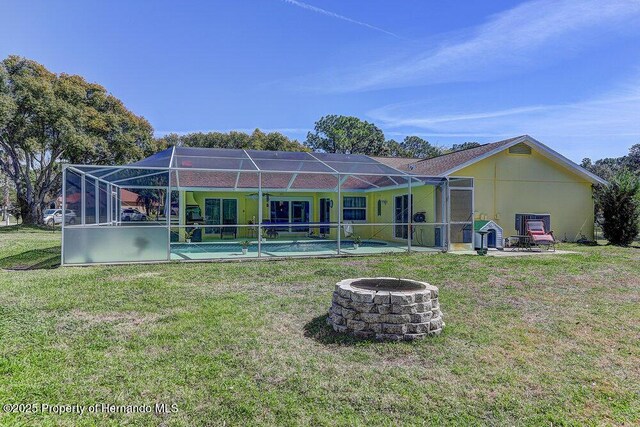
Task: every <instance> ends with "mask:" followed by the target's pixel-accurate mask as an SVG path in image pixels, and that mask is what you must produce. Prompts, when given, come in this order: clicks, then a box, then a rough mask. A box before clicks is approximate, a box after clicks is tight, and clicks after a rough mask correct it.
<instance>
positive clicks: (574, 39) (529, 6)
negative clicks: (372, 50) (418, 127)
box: [285, 0, 640, 92]
mask: <svg viewBox="0 0 640 427" xmlns="http://www.w3.org/2000/svg"><path fill="white" fill-rule="evenodd" d="M285 1H287V0H285ZM288 1H290V2H291V1H292V0H288ZM639 18H640V1H637V0H608V1H606V2H603V1H600V0H562V1H558V0H535V1H530V2H527V3H523V4H521V5H519V6H516V7H514V8H512V9H509V10H507V11H505V12H502V13H499V14H497V15H494V16H492V17H490V18H489V19H488V21H487V22H485V23H484V24H481V25H479V26H477V27H474V28H470V29H467V30H466V31H465V33H464V34H457V35H454V36H447V38H446V39H445V41H444V42H440V43H439V44H437V45H434V42H433V41H426V42H424V44H423V45H422V46H421V47H420V48H419V49H413V50H412V52H410V53H409V54H403V55H402V56H395V57H393V58H390V59H388V60H384V61H382V62H379V63H376V64H368V65H362V64H359V65H358V67H357V68H355V69H353V70H345V72H344V73H340V75H342V76H343V77H342V78H340V79H337V78H336V73H335V72H332V73H331V76H327V78H326V81H321V82H319V83H317V86H319V87H323V90H327V89H329V90H331V89H333V90H334V91H338V92H350V91H362V90H370V89H381V88H392V87H406V86H415V85H427V84H435V83H444V82H453V81H479V80H484V79H487V78H493V77H497V76H500V75H504V74H505V73H509V72H513V71H514V70H519V69H522V68H528V67H536V66H540V65H541V64H543V63H548V62H550V61H553V60H556V59H559V58H562V57H563V56H565V55H566V54H567V53H568V52H571V51H574V50H577V49H580V48H581V47H583V46H588V45H589V44H590V43H592V42H594V41H597V39H598V38H599V37H602V36H603V35H605V36H606V34H607V33H610V32H615V31H633V28H636V30H637V29H638V28H637V25H631V26H625V25H622V24H625V23H637V20H638V19H639ZM598 28H604V29H606V31H605V32H596V31H594V30H596V29H598ZM320 80H324V78H320Z"/></svg>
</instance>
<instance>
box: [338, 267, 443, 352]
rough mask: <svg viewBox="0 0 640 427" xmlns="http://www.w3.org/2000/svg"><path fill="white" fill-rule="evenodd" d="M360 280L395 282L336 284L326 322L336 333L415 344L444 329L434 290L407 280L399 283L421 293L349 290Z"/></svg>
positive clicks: (421, 283)
mask: <svg viewBox="0 0 640 427" xmlns="http://www.w3.org/2000/svg"><path fill="white" fill-rule="evenodd" d="M362 280H396V281H397V280H398V279H393V278H386V277H378V278H374V279H347V280H343V281H341V282H339V283H337V284H336V287H335V290H334V292H333V303H332V304H331V308H330V309H329V316H328V318H327V322H328V323H329V325H331V326H332V327H333V329H334V330H335V331H336V332H341V333H349V334H351V335H353V336H355V337H357V338H368V339H372V338H375V339H378V340H393V341H400V340H415V339H420V338H424V337H425V336H427V335H429V336H432V335H439V334H440V333H441V332H442V329H443V328H444V326H445V325H444V321H443V320H442V312H441V311H440V304H439V302H438V288H437V287H435V286H431V285H429V284H428V283H424V282H417V281H415V280H407V279H401V280H402V281H405V282H410V283H411V284H413V285H419V288H420V290H415V291H387V290H379V291H373V290H367V289H361V288H358V287H354V286H352V284H353V283H357V282H358V281H362Z"/></svg>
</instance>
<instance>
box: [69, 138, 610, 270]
mask: <svg viewBox="0 0 640 427" xmlns="http://www.w3.org/2000/svg"><path fill="white" fill-rule="evenodd" d="M63 173H64V179H63V197H68V198H69V200H67V203H63V205H65V206H66V207H67V208H69V205H70V204H74V209H75V210H76V211H77V212H76V213H77V215H78V218H79V220H78V221H76V224H74V225H65V226H64V227H63V243H62V252H63V254H62V263H63V264H91V263H99V262H106V263H110V262H136V261H168V260H203V259H221V258H222V259H243V258H250V257H279V256H332V255H356V254H372V253H383V252H406V251H412V252H413V251H423V252H429V251H446V250H472V249H473V248H474V240H475V237H474V235H475V233H474V220H492V221H494V222H495V223H496V224H499V225H500V226H501V227H502V228H503V229H504V230H505V234H507V235H509V234H517V233H516V231H515V223H514V221H515V218H516V217H518V215H520V218H521V217H522V216H521V215H522V214H524V213H526V214H530V213H533V214H540V215H543V216H544V215H546V216H545V217H544V218H545V220H546V221H549V220H550V221H551V222H550V225H551V226H552V227H553V229H554V231H555V232H556V235H557V236H560V237H561V238H565V237H566V239H567V240H575V239H577V238H579V237H580V236H581V235H585V236H587V237H589V238H591V237H592V236H593V200H592V191H591V186H592V185H593V184H595V183H598V182H603V181H602V180H601V179H600V178H598V177H596V176H595V175H593V174H591V173H589V172H588V171H586V170H584V169H583V168H581V167H580V166H578V165H576V164H575V163H573V162H571V161H570V160H568V159H566V158H564V157H563V156H561V155H560V154H558V153H556V152H555V151H553V150H551V149H550V148H548V147H546V146H544V145H543V144H541V143H540V142H538V141H536V140H534V139H533V138H531V137H529V136H521V137H517V138H511V139H508V140H505V141H499V142H496V143H493V144H485V145H483V146H480V147H477V148H472V149H468V150H463V151H459V152H455V153H451V154H447V155H444V156H440V157H436V158H433V159H426V160H421V159H400V158H385V157H370V156H365V155H354V154H331V153H306V152H275V151H259V150H240V149H210V148H191V147H171V148H169V149H167V150H164V151H161V152H159V153H156V154H154V155H153V156H150V157H148V158H146V159H144V160H141V161H139V162H136V163H133V164H130V165H120V166H93V165H64V168H63ZM141 191H145V192H149V191H157V192H158V193H157V194H158V195H159V196H160V197H163V198H165V203H164V204H163V205H164V206H177V209H175V210H174V209H172V210H171V212H170V213H169V214H168V215H165V216H164V217H162V218H161V219H160V221H153V222H152V221H147V222H144V223H131V222H127V221H121V218H120V212H121V208H122V206H123V205H124V204H125V203H126V200H127V197H128V196H127V194H128V193H125V192H131V193H137V192H141ZM77 193H79V194H81V195H82V197H81V200H79V201H78V200H75V199H74V200H71V199H73V197H74V196H73V195H75V194H77ZM129 198H130V197H129Z"/></svg>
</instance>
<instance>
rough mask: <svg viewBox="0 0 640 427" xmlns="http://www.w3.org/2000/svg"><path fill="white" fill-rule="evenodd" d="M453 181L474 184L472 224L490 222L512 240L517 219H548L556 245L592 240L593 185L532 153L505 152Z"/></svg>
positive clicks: (465, 169) (463, 173)
mask: <svg viewBox="0 0 640 427" xmlns="http://www.w3.org/2000/svg"><path fill="white" fill-rule="evenodd" d="M451 176H467V177H473V178H474V186H475V199H474V200H475V212H476V214H475V218H476V219H491V220H494V221H495V222H497V223H498V224H499V225H500V226H501V227H502V228H503V230H504V235H505V237H506V236H510V235H514V234H516V231H515V214H516V213H549V214H551V228H552V230H553V232H554V234H555V236H556V239H558V240H567V241H575V240H577V239H579V238H580V237H581V236H582V235H584V236H586V237H587V238H589V239H593V223H594V217H593V196H592V184H591V183H590V182H589V181H587V180H586V179H584V178H582V177H581V176H579V175H577V174H575V173H573V172H572V171H571V170H569V169H567V168H566V167H564V166H561V165H559V164H558V163H556V162H553V161H551V160H549V159H548V158H546V157H544V156H543V155H541V154H539V153H538V152H536V151H535V148H532V150H531V154H530V155H524V154H510V153H509V152H508V150H505V151H503V152H501V153H498V154H495V155H493V156H491V157H488V158H486V159H484V160H481V161H479V162H477V163H475V164H473V165H470V166H468V167H466V168H464V169H461V170H459V171H458V172H456V173H454V174H452V175H451Z"/></svg>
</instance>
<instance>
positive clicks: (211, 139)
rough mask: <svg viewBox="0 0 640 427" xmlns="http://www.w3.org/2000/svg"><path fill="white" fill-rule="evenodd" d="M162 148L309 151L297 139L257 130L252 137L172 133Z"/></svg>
mask: <svg viewBox="0 0 640 427" xmlns="http://www.w3.org/2000/svg"><path fill="white" fill-rule="evenodd" d="M157 143H158V145H159V146H161V147H164V148H166V147H170V146H173V145H182V146H184V147H203V148H240V149H254V150H275V151H307V150H308V149H307V148H306V147H305V146H304V145H302V144H300V143H299V142H298V141H296V140H295V139H290V138H288V137H287V136H285V135H283V134H281V133H279V132H269V133H264V132H262V131H261V130H260V129H256V130H254V131H253V133H251V135H249V134H247V133H244V132H237V131H231V132H229V133H223V132H207V133H203V132H195V133H189V134H186V135H178V134H175V133H171V134H168V135H165V136H163V137H162V138H159V139H158V141H157Z"/></svg>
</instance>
